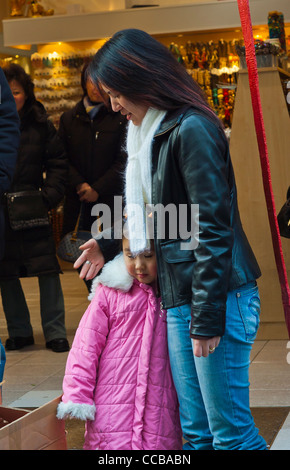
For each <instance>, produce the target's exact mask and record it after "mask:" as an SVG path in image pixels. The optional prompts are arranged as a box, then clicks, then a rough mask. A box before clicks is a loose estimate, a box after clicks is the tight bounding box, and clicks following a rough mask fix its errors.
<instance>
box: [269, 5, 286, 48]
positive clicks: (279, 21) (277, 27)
mask: <svg viewBox="0 0 290 470" xmlns="http://www.w3.org/2000/svg"><path fill="white" fill-rule="evenodd" d="M268 27H269V36H270V39H276V38H277V39H279V41H280V45H281V49H282V50H283V51H284V52H286V38H285V26H284V15H283V13H281V12H278V11H271V12H269V14H268Z"/></svg>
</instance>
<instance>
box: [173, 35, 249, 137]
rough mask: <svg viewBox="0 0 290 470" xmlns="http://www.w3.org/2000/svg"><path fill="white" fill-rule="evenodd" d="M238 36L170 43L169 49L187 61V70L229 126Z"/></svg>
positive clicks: (237, 62) (233, 95)
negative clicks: (214, 40)
mask: <svg viewBox="0 0 290 470" xmlns="http://www.w3.org/2000/svg"><path fill="white" fill-rule="evenodd" d="M239 44H240V41H239V40H235V39H234V40H233V41H229V42H227V41H224V40H223V39H220V40H219V41H218V42H216V43H215V42H213V41H209V42H207V43H201V42H197V43H193V42H191V41H188V42H187V43H186V45H185V46H179V45H177V44H174V43H171V44H170V46H169V49H170V51H171V52H172V53H173V54H174V55H175V57H176V58H177V60H178V61H179V62H181V63H183V64H184V66H185V67H186V69H187V71H188V73H189V74H191V76H192V77H193V79H194V80H196V81H197V83H198V84H199V85H200V86H201V88H202V89H203V90H204V92H205V94H206V96H207V99H208V102H209V103H210V105H211V106H212V108H213V109H214V110H215V112H216V113H217V115H218V116H219V117H220V119H221V120H222V121H223V123H224V125H225V128H226V129H228V130H230V128H231V123H232V117H233V110H234V101H235V93H236V91H235V89H236V84H237V72H238V71H239V57H238V55H237V52H236V46H237V45H239Z"/></svg>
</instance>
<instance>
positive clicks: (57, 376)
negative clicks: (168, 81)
mask: <svg viewBox="0 0 290 470" xmlns="http://www.w3.org/2000/svg"><path fill="white" fill-rule="evenodd" d="M61 282H62V286H63V292H64V297H65V306H66V327H67V333H68V340H69V342H70V344H71V342H72V339H73V336H74V333H75V330H76V328H77V325H78V323H79V320H80V318H81V316H82V314H83V312H84V311H85V309H86V307H87V305H88V300H87V289H86V286H85V284H84V283H83V281H81V280H80V279H79V277H78V273H77V272H75V271H73V270H66V271H64V274H63V275H62V276H61ZM22 285H23V289H24V291H25V294H26V298H27V303H28V306H29V308H30V312H31V322H32V326H33V329H34V339H35V345H34V346H30V347H27V348H25V349H23V350H20V351H11V352H7V353H6V367H5V375H4V380H5V383H4V385H3V390H2V393H3V405H5V406H13V407H23V408H34V407H38V406H40V405H42V404H44V403H46V402H48V401H50V400H51V399H52V398H54V397H56V396H59V395H60V394H61V387H62V378H63V373H64V368H65V363H66V358H67V354H68V353H54V352H52V351H50V350H47V349H46V348H45V341H44V338H43V335H42V328H41V321H40V315H39V294H38V282H37V279H36V278H33V279H25V280H23V281H22ZM0 337H1V339H2V342H3V343H5V340H6V338H7V330H6V322H5V319H4V313H3V310H2V305H1V302H0ZM250 404H251V407H253V408H259V407H261V408H271V407H290V342H288V341H284V340H281V341H279V340H273V341H256V343H255V344H254V347H253V351H252V363H251V368H250ZM272 449H275V450H277V449H284V450H290V415H289V416H288V418H287V419H286V421H285V423H284V424H283V427H282V429H281V430H280V432H279V433H278V435H277V437H276V439H275V441H274V444H273V445H272Z"/></svg>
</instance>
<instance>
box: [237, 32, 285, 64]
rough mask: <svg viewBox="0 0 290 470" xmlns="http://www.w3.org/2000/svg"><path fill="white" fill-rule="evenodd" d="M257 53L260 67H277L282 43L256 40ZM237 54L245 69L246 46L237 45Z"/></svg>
mask: <svg viewBox="0 0 290 470" xmlns="http://www.w3.org/2000/svg"><path fill="white" fill-rule="evenodd" d="M254 44H255V55H256V59H257V66H258V67H277V66H278V57H279V55H280V54H281V47H280V44H278V43H275V42H271V41H270V40H266V41H262V40H260V39H256V40H255V43H254ZM236 50H237V54H238V56H239V58H240V66H241V68H243V69H246V68H247V63H246V56H245V46H241V45H237V46H236Z"/></svg>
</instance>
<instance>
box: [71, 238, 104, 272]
mask: <svg viewBox="0 0 290 470" xmlns="http://www.w3.org/2000/svg"><path fill="white" fill-rule="evenodd" d="M80 250H82V251H83V253H82V254H81V255H80V257H79V258H78V259H77V260H76V262H75V263H74V268H75V269H77V268H80V267H81V265H83V267H82V269H81V271H80V278H81V279H88V280H89V279H93V278H94V277H95V276H96V275H97V274H98V272H99V271H100V269H102V267H103V266H104V264H105V258H104V256H103V253H102V252H101V249H100V247H99V244H98V242H97V241H96V240H95V239H94V238H92V239H91V240H89V241H87V242H86V243H84V244H83V245H81V246H80Z"/></svg>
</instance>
